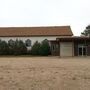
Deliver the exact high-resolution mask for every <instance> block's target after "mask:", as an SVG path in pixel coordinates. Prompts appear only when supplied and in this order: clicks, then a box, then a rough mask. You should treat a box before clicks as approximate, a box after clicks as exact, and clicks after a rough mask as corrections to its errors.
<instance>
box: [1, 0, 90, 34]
mask: <svg viewBox="0 0 90 90" xmlns="http://www.w3.org/2000/svg"><path fill="white" fill-rule="evenodd" d="M88 24H90V0H0V26H2V27H3V26H56V25H57V26H62V25H70V26H71V29H72V31H73V32H74V35H80V33H81V32H82V31H83V30H84V29H85V27H86V26H87V25H88Z"/></svg>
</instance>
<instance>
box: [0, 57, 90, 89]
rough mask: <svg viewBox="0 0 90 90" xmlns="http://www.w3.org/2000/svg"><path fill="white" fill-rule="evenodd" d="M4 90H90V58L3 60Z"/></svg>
mask: <svg viewBox="0 0 90 90" xmlns="http://www.w3.org/2000/svg"><path fill="white" fill-rule="evenodd" d="M0 90H90V58H89V57H87V58H63V59H60V58H58V57H32V58H31V57H30V58H29V57H25V58H24V57H16V58H13V57H11V58H10V57H9V58H0Z"/></svg>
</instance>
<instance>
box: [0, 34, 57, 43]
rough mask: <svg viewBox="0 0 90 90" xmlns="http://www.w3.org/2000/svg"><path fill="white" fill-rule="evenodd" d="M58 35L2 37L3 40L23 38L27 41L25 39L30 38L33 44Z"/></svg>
mask: <svg viewBox="0 0 90 90" xmlns="http://www.w3.org/2000/svg"><path fill="white" fill-rule="evenodd" d="M56 38H57V36H46V37H44V36H41V37H0V39H1V40H5V41H7V42H8V41H9V40H10V39H12V40H16V39H18V40H23V41H24V42H25V40H27V39H30V40H31V44H32V45H33V44H34V43H35V41H39V42H41V41H43V40H44V39H48V40H56Z"/></svg>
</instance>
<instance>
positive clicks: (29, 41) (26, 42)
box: [25, 39, 31, 47]
mask: <svg viewBox="0 0 90 90" xmlns="http://www.w3.org/2000/svg"><path fill="white" fill-rule="evenodd" d="M25 44H26V46H27V47H29V46H31V40H30V39H27V40H26V41H25Z"/></svg>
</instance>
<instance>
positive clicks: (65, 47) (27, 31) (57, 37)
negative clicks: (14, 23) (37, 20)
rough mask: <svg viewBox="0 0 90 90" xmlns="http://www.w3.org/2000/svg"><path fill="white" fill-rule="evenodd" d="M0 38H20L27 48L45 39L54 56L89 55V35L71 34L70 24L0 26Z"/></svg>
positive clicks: (8, 39)
mask: <svg viewBox="0 0 90 90" xmlns="http://www.w3.org/2000/svg"><path fill="white" fill-rule="evenodd" d="M0 39H1V40H4V41H6V42H9V43H10V42H11V43H12V40H17V39H18V40H22V41H23V42H24V43H26V44H25V45H26V47H27V49H30V48H31V47H32V45H33V44H34V43H35V42H36V41H38V42H42V41H43V40H45V39H47V40H48V41H49V43H50V48H51V54H52V55H56V56H61V57H64V56H90V37H75V36H73V33H72V30H71V28H70V26H48V27H0Z"/></svg>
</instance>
